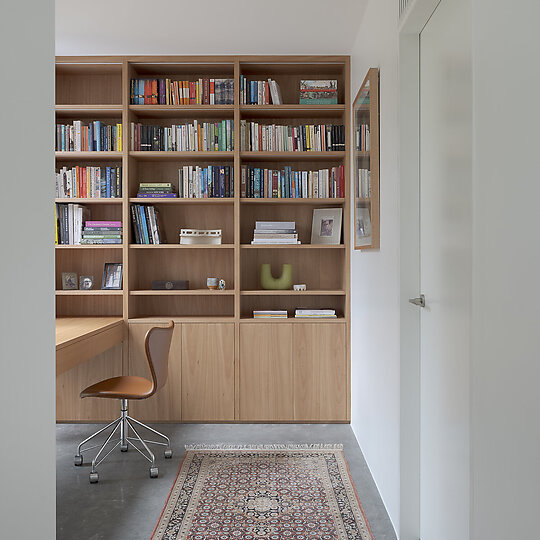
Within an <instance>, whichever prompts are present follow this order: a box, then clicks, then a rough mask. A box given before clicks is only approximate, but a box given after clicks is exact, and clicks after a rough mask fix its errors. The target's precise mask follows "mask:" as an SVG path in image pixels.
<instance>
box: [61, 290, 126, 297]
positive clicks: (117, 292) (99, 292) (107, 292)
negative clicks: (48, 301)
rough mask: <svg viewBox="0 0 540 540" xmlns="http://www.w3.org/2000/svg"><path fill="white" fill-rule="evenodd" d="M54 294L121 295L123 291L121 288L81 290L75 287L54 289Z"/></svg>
mask: <svg viewBox="0 0 540 540" xmlns="http://www.w3.org/2000/svg"><path fill="white" fill-rule="evenodd" d="M55 294H56V296H122V295H123V294H124V291H122V290H102V289H91V290H89V291H81V290H80V289H75V290H72V291H64V290H57V291H55Z"/></svg>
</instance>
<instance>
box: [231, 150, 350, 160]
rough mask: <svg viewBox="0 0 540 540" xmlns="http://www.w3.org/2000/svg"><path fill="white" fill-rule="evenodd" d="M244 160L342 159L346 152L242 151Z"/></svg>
mask: <svg viewBox="0 0 540 540" xmlns="http://www.w3.org/2000/svg"><path fill="white" fill-rule="evenodd" d="M240 157H241V158H242V160H244V161H249V162H252V161H291V162H294V161H341V160H343V159H344V158H345V152H240Z"/></svg>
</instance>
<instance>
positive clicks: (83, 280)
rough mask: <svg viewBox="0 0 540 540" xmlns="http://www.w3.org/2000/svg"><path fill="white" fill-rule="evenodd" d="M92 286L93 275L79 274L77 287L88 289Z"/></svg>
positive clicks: (83, 289) (82, 289)
mask: <svg viewBox="0 0 540 540" xmlns="http://www.w3.org/2000/svg"><path fill="white" fill-rule="evenodd" d="M93 288H94V276H79V289H80V290H81V291H89V290H91V289H93Z"/></svg>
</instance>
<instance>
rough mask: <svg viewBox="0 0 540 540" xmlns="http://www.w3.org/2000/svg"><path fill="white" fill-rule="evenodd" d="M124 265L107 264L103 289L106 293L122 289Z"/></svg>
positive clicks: (102, 283) (102, 284)
mask: <svg viewBox="0 0 540 540" xmlns="http://www.w3.org/2000/svg"><path fill="white" fill-rule="evenodd" d="M122 271H123V265H122V263H105V268H104V269H103V280H102V282H101V288H102V290H104V291H110V290H120V289H122Z"/></svg>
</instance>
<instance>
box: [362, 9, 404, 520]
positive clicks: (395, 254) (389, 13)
mask: <svg viewBox="0 0 540 540" xmlns="http://www.w3.org/2000/svg"><path fill="white" fill-rule="evenodd" d="M351 54H352V58H351V67H352V93H353V97H354V95H355V94H356V92H357V90H358V88H359V87H360V84H361V83H362V81H363V78H364V76H365V74H366V72H367V70H368V68H370V67H378V68H379V70H380V111H381V116H380V147H381V159H380V163H381V165H380V167H381V168H380V186H381V187H380V189H381V197H380V200H381V248H380V250H377V251H373V252H369V251H365V252H364V251H354V252H353V255H352V273H351V288H352V336H353V337H352V372H351V375H352V377H351V383H352V411H351V413H352V427H353V430H354V433H355V435H356V437H357V439H358V442H359V444H360V446H361V448H362V451H363V453H364V456H365V458H366V460H367V463H368V465H369V468H370V470H371V472H372V475H373V478H374V479H375V482H376V484H377V487H378V488H379V491H380V494H381V497H382V499H383V501H384V503H385V505H386V508H387V510H388V513H389V516H390V519H391V520H392V523H393V525H394V527H395V529H396V530H399V447H400V445H399V421H400V414H399V396H400V392H399V386H400V379H399V376H400V367H399V360H400V357H399V346H400V344H399V174H398V151H399V138H398V136H399V133H398V90H399V88H398V32H397V2H396V0H371V1H370V2H369V3H368V6H367V8H366V11H365V13H364V17H363V19H362V22H361V23H360V25H359V30H358V35H357V39H356V41H355V44H354V47H353V49H352V53H351Z"/></svg>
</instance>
